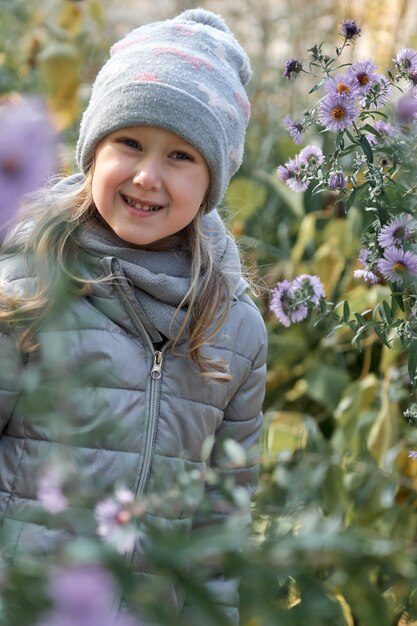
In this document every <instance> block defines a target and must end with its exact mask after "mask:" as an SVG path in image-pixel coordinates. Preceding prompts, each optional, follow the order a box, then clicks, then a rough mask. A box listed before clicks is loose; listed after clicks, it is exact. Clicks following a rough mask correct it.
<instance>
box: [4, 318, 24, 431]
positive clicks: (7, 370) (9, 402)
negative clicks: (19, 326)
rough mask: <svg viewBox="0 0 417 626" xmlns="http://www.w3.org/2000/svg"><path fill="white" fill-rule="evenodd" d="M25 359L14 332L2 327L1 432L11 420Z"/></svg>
mask: <svg viewBox="0 0 417 626" xmlns="http://www.w3.org/2000/svg"><path fill="white" fill-rule="evenodd" d="M22 369H23V360H22V357H21V355H20V353H19V351H18V350H17V347H16V338H15V336H14V334H9V333H8V332H7V329H5V328H4V327H0V433H2V432H3V430H4V428H5V427H6V425H7V422H8V421H9V419H10V417H11V415H12V412H13V408H14V405H15V403H16V400H17V397H18V395H19V390H20V379H21V374H22Z"/></svg>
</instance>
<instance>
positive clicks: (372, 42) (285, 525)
mask: <svg viewBox="0 0 417 626" xmlns="http://www.w3.org/2000/svg"><path fill="white" fill-rule="evenodd" d="M197 6H202V7H203V8H207V9H210V10H212V11H214V12H216V13H220V14H221V15H222V16H223V17H224V18H225V19H226V20H227V22H228V24H229V25H230V27H231V29H232V30H233V31H234V32H235V34H236V36H237V37H238V38H239V40H240V41H241V43H242V44H243V46H244V47H245V49H246V50H247V52H248V54H249V56H250V58H251V62H252V66H253V70H254V75H253V79H252V81H251V83H250V84H249V92H250V98H251V101H252V118H251V123H250V127H249V130H248V136H247V144H246V154H245V158H244V163H243V165H242V168H241V170H240V172H239V174H238V175H237V177H236V178H235V179H234V180H233V181H232V183H231V185H230V188H229V191H228V194H227V197H226V201H225V211H224V215H225V218H226V219H227V221H228V223H229V226H230V228H231V230H232V231H233V233H234V234H235V236H236V238H237V240H238V242H239V244H240V246H241V249H242V252H243V255H244V258H245V261H246V266H247V268H248V272H249V273H250V274H252V275H253V276H254V280H255V282H256V283H257V284H258V295H257V302H258V304H259V306H260V308H261V310H262V312H263V314H264V316H265V320H266V322H267V326H268V332H269V346H270V348H269V357H268V381H267V395H266V400H265V429H264V435H263V472H262V480H261V486H260V489H259V492H258V497H257V501H256V507H255V535H254V538H253V545H251V546H249V548H248V552H247V554H246V560H245V558H242V560H240V561H239V562H238V563H237V564H236V563H234V564H232V565H231V568H232V569H233V567H238V569H239V571H240V573H241V575H242V581H243V582H242V584H243V586H244V589H245V593H244V594H243V606H242V611H243V619H244V622H245V623H246V624H247V626H257V625H258V624H273V623H274V624H276V623H280V624H297V625H298V624H307V623H309V625H310V626H311V624H320V625H323V624H341V625H347V626H350V625H353V624H361V625H363V626H372V625H373V624H375V625H378V626H382V625H384V624H387V625H389V624H397V623H401V624H406V623H411V622H410V621H408V617H407V616H409V619H410V620H412V618H413V616H414V617H415V616H416V614H417V602H416V599H415V593H414V588H415V585H416V583H417V565H416V561H415V555H416V546H415V539H416V530H417V528H416V516H415V507H416V487H417V482H416V481H417V462H416V461H413V460H411V459H410V458H409V457H408V451H409V450H410V449H413V448H414V447H416V445H417V433H416V431H415V429H414V428H412V427H411V426H410V425H409V424H408V423H407V422H406V420H405V419H404V416H403V413H404V410H405V409H406V408H407V406H408V404H409V401H410V380H409V378H408V375H407V368H406V364H405V361H404V357H403V354H402V352H401V349H400V348H399V347H398V346H397V345H396V344H394V345H393V347H392V348H391V349H388V348H386V347H384V346H382V344H381V342H380V341H379V339H378V337H377V336H376V335H374V334H372V333H371V332H370V333H369V334H367V335H366V336H365V337H364V339H363V341H362V348H361V350H358V349H357V347H355V346H353V345H352V343H351V339H352V337H351V336H350V334H349V331H348V330H346V329H340V330H338V331H337V332H332V333H330V332H329V331H330V330H331V329H330V328H329V327H328V326H326V324H325V323H324V322H322V323H320V324H318V325H313V324H311V323H310V322H308V321H306V322H302V323H299V324H295V325H293V326H292V327H290V328H288V329H287V328H283V327H281V326H279V324H278V323H277V321H276V319H275V318H274V317H273V316H272V315H271V314H270V313H269V310H268V303H269V289H270V288H271V287H273V286H274V285H275V283H276V282H277V281H279V280H283V279H285V278H287V279H291V278H293V277H294V276H296V275H298V274H300V273H309V274H316V275H317V276H319V277H320V279H321V280H322V282H323V284H324V286H325V290H326V294H327V296H328V299H329V300H332V301H333V302H339V301H342V300H345V299H346V300H348V302H349V304H350V307H351V310H354V311H358V312H364V311H367V310H369V309H373V308H374V307H375V306H376V304H377V303H378V302H380V301H381V300H382V299H383V298H386V297H387V293H388V292H387V288H386V287H385V286H384V285H381V284H379V285H375V286H372V287H369V286H366V285H364V284H363V283H360V282H358V281H355V280H354V279H353V278H352V272H353V269H354V267H355V262H356V258H357V253H358V249H359V238H360V235H361V233H362V230H363V227H364V220H365V216H364V215H363V214H362V213H361V211H360V210H359V208H358V207H355V206H352V207H351V208H350V210H349V211H348V212H347V213H346V212H345V211H344V210H343V207H341V206H340V205H337V204H336V199H337V197H336V195H334V194H330V193H326V194H321V195H316V196H312V195H311V194H310V193H309V192H306V193H304V194H294V193H292V192H290V191H289V190H288V188H287V187H286V186H285V185H284V184H283V183H281V182H280V181H279V180H278V179H277V177H276V175H275V169H276V167H277V166H278V165H279V164H282V163H284V162H285V161H286V160H287V159H288V158H289V157H291V156H293V155H294V154H295V153H296V152H297V151H298V148H297V147H296V146H294V144H293V142H292V140H291V139H290V137H289V136H288V134H287V132H286V131H285V129H284V128H283V124H282V118H283V117H284V116H285V115H291V116H293V117H295V116H297V114H298V115H299V114H301V113H302V111H303V109H304V108H305V107H306V106H307V95H306V94H307V93H308V88H306V84H305V82H304V79H297V81H294V82H291V83H290V82H289V81H288V80H287V79H285V78H283V77H282V73H283V68H284V64H285V61H286V59H287V58H289V57H297V58H300V59H303V57H305V54H306V50H307V48H309V47H311V46H312V45H314V44H315V43H320V42H321V41H325V42H326V46H327V45H328V46H330V47H333V48H334V46H335V45H337V43H338V39H339V30H340V24H341V22H342V20H343V19H344V18H350V19H356V21H357V23H358V24H359V25H360V26H361V28H362V35H361V37H360V38H359V40H358V42H357V44H356V45H355V46H354V47H352V48H349V49H348V51H347V58H346V61H353V60H358V59H363V58H369V57H372V58H373V60H374V61H375V63H376V64H377V67H378V71H379V72H381V73H383V72H385V71H386V69H387V68H389V67H390V65H391V63H392V59H393V57H394V56H395V53H396V52H397V51H398V50H399V49H400V48H402V47H411V48H413V47H414V48H417V27H416V24H417V0H340V1H338V2H334V1H331V0H320V1H318V0H316V1H314V0H297V2H293V1H292V0H227V1H226V0H200V1H198V2H193V1H188V2H187V1H186V0H181V1H178V0H163V1H162V0H152V2H150V1H147V0H142V1H141V2H138V0H124V2H123V3H120V2H118V1H113V0H108V1H107V2H100V1H99V0H78V1H76V0H43V2H42V3H39V2H38V1H37V0H12V2H11V1H10V0H0V13H1V19H0V94H1V95H8V94H11V93H19V94H29V93H30V94H33V93H35V94H36V93H38V94H41V95H43V96H45V97H46V99H47V102H48V105H49V109H50V111H51V115H52V118H53V121H54V124H55V126H56V129H57V130H58V132H59V134H60V145H61V150H60V155H61V156H60V158H61V164H60V167H61V170H62V172H64V173H70V172H72V171H73V168H74V160H73V153H74V144H75V141H76V138H77V129H78V124H79V120H80V115H81V113H82V111H83V108H84V106H85V104H86V102H87V100H88V97H89V90H90V87H91V83H92V81H93V80H94V77H95V75H96V73H97V71H98V70H99V68H100V67H101V65H102V63H103V61H104V60H105V59H106V57H107V54H108V49H109V47H110V45H111V44H112V43H113V42H114V41H115V40H117V39H119V38H120V37H121V36H122V35H124V34H125V33H127V32H128V31H129V30H131V29H132V28H133V27H135V26H139V25H141V24H143V23H148V22H149V21H154V20H158V19H165V18H168V17H172V16H174V15H176V14H177V13H178V12H180V11H181V10H184V9H186V8H194V7H197ZM2 132H4V131H3V130H2ZM311 139H313V137H311V136H310V137H309V136H308V135H307V137H306V143H307V142H308V141H309V140H311ZM320 141H321V139H320ZM254 546H257V547H259V546H260V549H259V550H258V551H257V550H255V549H254ZM277 618H279V619H280V620H281V621H279V622H278V621H277ZM307 620H308V622H307ZM401 620H402V621H401Z"/></svg>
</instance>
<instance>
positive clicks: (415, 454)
mask: <svg viewBox="0 0 417 626" xmlns="http://www.w3.org/2000/svg"><path fill="white" fill-rule="evenodd" d="M408 458H409V459H413V461H416V460H417V450H410V451H409V453H408Z"/></svg>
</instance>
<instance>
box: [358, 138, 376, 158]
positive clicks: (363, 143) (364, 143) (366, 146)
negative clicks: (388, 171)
mask: <svg viewBox="0 0 417 626" xmlns="http://www.w3.org/2000/svg"><path fill="white" fill-rule="evenodd" d="M359 145H360V147H361V148H362V150H363V152H364V154H365V156H366V158H367V160H368V162H369V163H373V162H374V153H373V152H372V148H371V144H370V143H369V141H368V140H367V138H366V137H365V135H361V136H360V139H359Z"/></svg>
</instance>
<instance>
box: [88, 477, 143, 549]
mask: <svg viewBox="0 0 417 626" xmlns="http://www.w3.org/2000/svg"><path fill="white" fill-rule="evenodd" d="M144 512H145V504H144V503H143V504H140V503H138V502H136V501H135V499H134V495H133V493H132V492H131V491H129V489H126V488H125V487H116V489H115V492H114V497H111V498H106V499H105V500H102V501H101V502H99V503H98V504H97V506H96V508H95V516H96V520H97V522H98V527H97V534H98V535H99V537H102V538H103V539H104V540H105V541H106V542H108V543H110V544H112V545H113V546H114V547H115V548H116V550H117V551H118V552H120V553H121V554H129V553H131V552H132V550H133V549H134V547H135V544H136V541H137V540H138V538H139V536H140V535H139V531H138V530H137V527H136V526H137V520H138V519H139V518H140V517H141V516H142V515H143V513H144Z"/></svg>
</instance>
